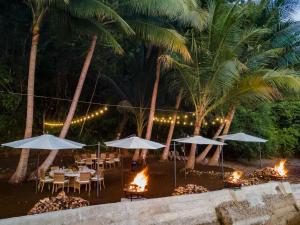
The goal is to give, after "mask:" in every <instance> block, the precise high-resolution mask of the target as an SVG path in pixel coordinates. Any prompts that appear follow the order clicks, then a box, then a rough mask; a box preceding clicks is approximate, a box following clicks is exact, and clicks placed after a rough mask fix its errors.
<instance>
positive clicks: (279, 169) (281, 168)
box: [274, 160, 288, 177]
mask: <svg viewBox="0 0 300 225" xmlns="http://www.w3.org/2000/svg"><path fill="white" fill-rule="evenodd" d="M285 162H286V160H280V162H279V163H278V164H276V165H275V166H274V170H275V171H276V172H277V173H278V174H279V175H280V176H282V177H285V176H286V175H287V172H288V171H287V169H286V168H285Z"/></svg>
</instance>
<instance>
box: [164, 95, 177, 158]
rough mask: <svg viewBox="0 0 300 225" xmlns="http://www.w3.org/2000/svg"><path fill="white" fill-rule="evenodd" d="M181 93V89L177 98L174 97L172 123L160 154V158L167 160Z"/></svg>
mask: <svg viewBox="0 0 300 225" xmlns="http://www.w3.org/2000/svg"><path fill="white" fill-rule="evenodd" d="M181 95H182V94H181V91H180V92H179V94H178V96H177V98H176V104H175V112H174V113H173V119H172V120H173V123H171V124H170V128H169V133H168V138H167V142H166V147H165V148H164V151H163V154H162V156H161V160H167V159H168V155H169V152H170V144H171V141H172V137H173V133H174V128H175V124H176V117H177V110H178V109H179V106H180V103H181V99H182V96H181Z"/></svg>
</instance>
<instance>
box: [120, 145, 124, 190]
mask: <svg viewBox="0 0 300 225" xmlns="http://www.w3.org/2000/svg"><path fill="white" fill-rule="evenodd" d="M119 151H120V149H119ZM121 158H122V163H121V164H122V169H121V173H122V176H121V177H122V179H121V182H122V183H121V188H123V187H124V186H123V184H124V177H123V176H124V173H123V168H124V166H123V164H124V160H123V151H122V152H121Z"/></svg>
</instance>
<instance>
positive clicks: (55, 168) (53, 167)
mask: <svg viewBox="0 0 300 225" xmlns="http://www.w3.org/2000/svg"><path fill="white" fill-rule="evenodd" d="M50 170H51V171H55V170H59V166H51V167H50Z"/></svg>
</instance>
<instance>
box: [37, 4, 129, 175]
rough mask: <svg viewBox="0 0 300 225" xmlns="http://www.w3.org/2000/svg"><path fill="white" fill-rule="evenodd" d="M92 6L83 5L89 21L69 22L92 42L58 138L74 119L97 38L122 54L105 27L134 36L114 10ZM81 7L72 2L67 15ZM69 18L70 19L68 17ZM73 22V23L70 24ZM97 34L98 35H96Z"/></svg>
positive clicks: (46, 163) (44, 165)
mask: <svg viewBox="0 0 300 225" xmlns="http://www.w3.org/2000/svg"><path fill="white" fill-rule="evenodd" d="M92 2H93V4H90V5H88V4H87V5H84V8H85V10H86V15H85V16H88V17H91V19H89V20H84V21H78V20H77V21H74V18H73V21H70V22H71V24H75V27H76V29H78V28H79V29H80V30H84V31H86V32H87V33H91V36H92V40H91V44H90V47H89V50H88V52H87V56H86V58H85V61H84V64H83V67H82V70H81V73H80V76H79V80H78V84H77V87H76V90H75V93H74V96H73V99H72V103H71V106H70V109H69V112H68V115H67V117H66V120H65V122H64V125H63V127H62V130H61V132H60V135H59V137H60V138H65V137H66V135H67V133H68V131H69V128H70V126H71V123H72V119H73V117H74V114H75V112H76V108H77V104H78V101H79V97H80V95H81V92H82V88H83V85H84V82H85V79H86V75H87V73H88V69H89V67H90V64H91V60H92V57H93V54H94V51H95V48H96V43H97V39H98V36H99V37H100V40H101V41H102V42H104V43H105V44H107V45H108V46H110V47H111V48H112V49H113V50H114V51H115V53H117V54H123V53H124V51H123V49H122V47H121V46H120V45H119V43H118V42H117V40H116V39H115V38H114V36H113V35H112V34H111V32H110V31H109V30H110V29H111V28H110V27H109V26H106V24H111V23H115V24H117V25H119V27H120V28H121V30H122V31H124V32H125V34H127V35H131V34H134V32H133V30H132V29H131V27H130V26H129V25H128V24H127V23H126V22H125V21H124V20H123V19H122V18H121V17H120V16H119V15H118V13H117V12H116V11H114V9H112V8H111V7H110V6H109V5H108V4H104V3H102V1H92ZM82 6H83V2H80V1H79V2H76V1H75V2H74V3H73V5H72V7H70V10H69V13H70V16H71V17H73V16H78V15H77V14H78V12H77V11H78V8H80V7H82ZM69 18H70V17H69ZM72 22H73V23H72ZM98 34H99V35H98ZM57 153H58V151H52V152H51V153H50V154H49V155H48V157H47V158H46V159H45V160H44V162H43V163H42V164H41V166H40V167H39V169H44V170H47V169H48V168H49V167H50V165H51V164H52V163H53V161H54V159H55V157H56V155H57Z"/></svg>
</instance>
